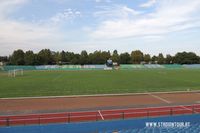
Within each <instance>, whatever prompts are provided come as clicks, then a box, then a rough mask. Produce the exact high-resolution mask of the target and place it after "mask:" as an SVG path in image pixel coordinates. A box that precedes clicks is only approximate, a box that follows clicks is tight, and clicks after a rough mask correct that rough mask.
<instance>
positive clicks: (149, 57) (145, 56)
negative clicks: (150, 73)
mask: <svg viewBox="0 0 200 133" xmlns="http://www.w3.org/2000/svg"><path fill="white" fill-rule="evenodd" d="M144 61H145V62H146V63H149V62H150V61H151V56H150V55H149V54H145V55H144Z"/></svg>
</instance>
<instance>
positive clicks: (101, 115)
mask: <svg viewBox="0 0 200 133" xmlns="http://www.w3.org/2000/svg"><path fill="white" fill-rule="evenodd" d="M98 112H99V115H100V116H101V119H102V120H104V118H103V115H102V114H101V111H100V110H98Z"/></svg>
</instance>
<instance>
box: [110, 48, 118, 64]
mask: <svg viewBox="0 0 200 133" xmlns="http://www.w3.org/2000/svg"><path fill="white" fill-rule="evenodd" d="M111 59H112V61H113V62H117V63H119V54H118V52H117V50H114V51H113V54H112V56H111Z"/></svg>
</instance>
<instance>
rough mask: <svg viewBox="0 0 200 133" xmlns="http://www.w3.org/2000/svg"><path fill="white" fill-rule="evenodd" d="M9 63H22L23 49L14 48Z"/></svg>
mask: <svg viewBox="0 0 200 133" xmlns="http://www.w3.org/2000/svg"><path fill="white" fill-rule="evenodd" d="M10 64H12V65H24V51H23V50H21V49H18V50H15V51H14V52H13V54H12V56H11V61H10Z"/></svg>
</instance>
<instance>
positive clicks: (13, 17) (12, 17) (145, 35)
mask: <svg viewBox="0 0 200 133" xmlns="http://www.w3.org/2000/svg"><path fill="white" fill-rule="evenodd" d="M44 48H48V49H51V50H53V51H61V50H65V51H71V52H76V53H80V52H81V51H82V50H87V51H88V52H93V51H95V50H103V51H107V50H110V51H113V50H115V49H116V50H118V52H119V53H122V52H131V51H133V50H138V49H139V50H141V51H143V52H144V53H150V54H151V55H157V54H159V53H164V54H172V55H174V54H175V53H176V52H182V51H187V52H189V51H192V52H196V53H197V54H198V55H200V0H0V55H1V56H2V55H3V56H4V55H10V54H12V52H13V51H14V50H16V49H23V50H24V51H27V50H33V51H34V52H38V51H40V50H41V49H44Z"/></svg>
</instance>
